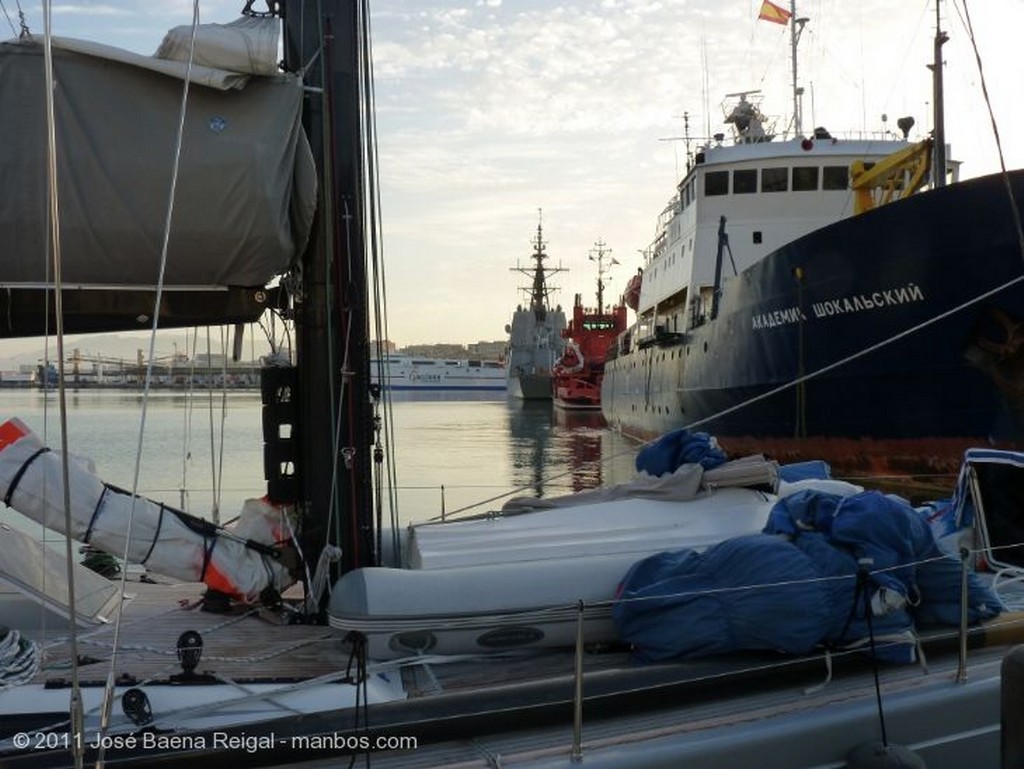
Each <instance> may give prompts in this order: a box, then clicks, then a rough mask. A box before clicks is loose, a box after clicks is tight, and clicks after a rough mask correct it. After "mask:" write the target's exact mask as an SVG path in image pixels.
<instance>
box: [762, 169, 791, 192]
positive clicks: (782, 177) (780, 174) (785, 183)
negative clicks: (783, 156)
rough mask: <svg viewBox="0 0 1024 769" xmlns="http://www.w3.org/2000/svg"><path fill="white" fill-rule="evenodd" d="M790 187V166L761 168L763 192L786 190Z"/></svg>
mask: <svg viewBox="0 0 1024 769" xmlns="http://www.w3.org/2000/svg"><path fill="white" fill-rule="evenodd" d="M788 189H789V169H788V168H762V169H761V192H785V191H786V190H788Z"/></svg>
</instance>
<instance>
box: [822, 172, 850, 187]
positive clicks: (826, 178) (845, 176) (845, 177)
mask: <svg viewBox="0 0 1024 769" xmlns="http://www.w3.org/2000/svg"><path fill="white" fill-rule="evenodd" d="M821 182H822V184H821V188H822V189H823V190H845V189H849V187H850V170H849V169H848V168H847V167H846V166H825V167H824V168H823V169H822V175H821Z"/></svg>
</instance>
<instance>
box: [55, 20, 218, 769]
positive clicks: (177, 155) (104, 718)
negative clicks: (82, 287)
mask: <svg viewBox="0 0 1024 769" xmlns="http://www.w3.org/2000/svg"><path fill="white" fill-rule="evenodd" d="M198 27H199V0H193V2H192V29H191V35H190V38H189V51H188V63H187V64H186V67H185V78H184V81H183V83H182V94H181V108H180V110H179V114H178V127H177V136H176V138H175V146H174V158H173V162H172V166H171V183H170V189H169V190H168V199H167V212H166V218H165V221H164V232H163V241H162V243H161V248H160V269H159V275H158V278H157V282H156V296H155V297H154V301H153V323H152V329H151V332H150V336H149V360H148V362H147V364H146V379H145V384H144V385H143V398H142V415H141V417H140V420H139V437H138V443H137V446H136V453H135V471H134V477H133V479H132V491H131V495H132V503H131V507H130V509H129V511H128V525H127V527H126V529H125V542H124V553H123V555H122V559H123V560H124V561H125V562H127V561H128V549H129V546H130V544H131V535H132V524H133V523H134V520H135V502H136V500H137V498H138V489H139V472H140V470H141V467H142V449H143V438H144V437H145V430H146V414H147V409H148V405H149V389H150V384H151V380H152V376H153V357H154V355H155V347H156V332H157V330H158V328H159V326H160V305H161V300H162V298H163V290H164V275H165V271H166V267H167V252H168V248H169V243H170V237H171V222H172V221H173V219H174V201H175V195H176V192H177V187H178V171H179V167H180V164H181V152H182V144H183V139H184V134H185V115H186V114H187V109H188V96H189V83H190V82H191V78H192V64H193V61H194V59H195V48H196V32H197V30H198ZM57 297H58V299H59V297H60V292H59V291H58V293H57ZM57 317H58V322H59V318H60V314H59V313H58V316H57ZM62 357H63V356H62ZM65 489H67V484H66V483H65ZM70 530H71V526H70V523H69V524H68V531H70ZM127 577H128V570H127V569H123V570H122V571H121V585H120V593H121V600H122V601H123V600H124V596H125V588H126V585H127ZM122 616H123V612H121V611H119V612H118V613H117V619H116V620H115V624H114V638H113V649H112V651H111V654H110V668H109V670H108V671H107V681H106V685H105V687H104V689H103V702H102V706H101V713H100V727H99V734H100V735H101V736H104V737H105V736H106V734H107V730H108V728H109V726H110V715H111V710H112V707H113V698H114V677H115V671H116V670H117V645H118V642H119V640H120V635H121V618H122ZM105 748H106V745H105V741H104V742H103V744H101V745H100V747H99V752H98V755H97V758H96V767H97V769H102V768H103V761H104V753H105Z"/></svg>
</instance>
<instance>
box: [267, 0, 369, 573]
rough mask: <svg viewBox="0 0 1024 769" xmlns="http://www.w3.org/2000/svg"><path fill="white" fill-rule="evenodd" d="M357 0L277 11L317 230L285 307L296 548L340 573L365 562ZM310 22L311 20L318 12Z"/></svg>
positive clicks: (365, 368)
mask: <svg viewBox="0 0 1024 769" xmlns="http://www.w3.org/2000/svg"><path fill="white" fill-rule="evenodd" d="M363 6H364V3H363V2H362V0H322V2H320V3H301V2H288V3H286V7H285V10H284V35H285V50H284V52H285V66H286V67H287V68H288V69H289V70H290V71H299V70H305V85H306V89H307V93H306V102H305V107H304V110H303V127H304V129H305V131H306V135H307V137H308V139H309V143H310V148H311V150H312V153H313V159H314V163H315V165H316V169H317V174H318V181H319V200H318V214H317V222H316V226H315V227H314V229H313V233H312V235H311V237H310V242H309V244H308V246H307V248H306V251H305V252H304V254H303V256H302V286H301V293H300V295H299V296H298V298H297V301H296V302H295V324H296V333H297V359H298V376H297V390H298V398H297V400H298V414H299V417H298V435H297V436H296V440H297V442H298V452H297V456H298V465H299V466H298V468H297V475H298V480H299V489H300V492H299V496H300V509H301V510H302V513H303V517H302V532H301V540H302V542H301V544H302V549H303V553H304V554H305V557H306V561H307V564H309V568H310V569H313V568H314V567H315V566H316V564H317V560H318V558H319V554H320V553H321V552H322V551H323V549H324V547H325V546H326V545H327V544H334V545H338V546H340V547H341V548H342V569H343V570H349V569H353V568H356V567H359V566H364V565H370V564H371V563H372V561H373V557H374V556H373V542H374V535H373V512H372V511H373V506H372V483H371V466H372V461H371V445H372V436H373V430H372V418H373V416H372V410H371V405H370V402H369V399H368V398H367V396H366V393H367V392H368V390H369V378H370V366H369V341H368V340H369V317H368V310H367V299H366V260H365V257H364V254H365V248H364V242H365V236H364V228H363V221H364V218H363V216H364V187H363V183H362V179H363V177H364V174H363V171H364V153H363V134H362V131H361V119H362V116H363V109H362V108H361V104H362V98H361V96H362V89H361V77H360V73H361V71H362V70H361V67H362V66H363V64H364V62H365V56H364V53H365V52H364V45H365V43H366V40H365V37H364V35H363V34H362V32H361V29H362V25H363V23H364V22H365V18H364V15H363V14H364V12H365V11H364V7H363ZM318 10H319V11H320V13H319V14H318V13H317V11H318Z"/></svg>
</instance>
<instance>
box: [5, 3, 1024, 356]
mask: <svg viewBox="0 0 1024 769" xmlns="http://www.w3.org/2000/svg"><path fill="white" fill-rule="evenodd" d="M19 2H20V8H21V9H22V10H23V11H24V13H25V17H26V20H27V22H28V24H29V26H30V28H31V29H32V30H33V31H34V32H40V33H41V32H42V29H43V21H42V11H41V5H40V3H39V2H38V0H0V4H2V8H3V12H4V13H5V15H6V16H7V18H5V19H0V23H2V24H3V25H4V27H5V29H6V31H7V32H10V33H12V34H13V32H12V25H13V27H14V28H16V27H17V23H18V22H17V10H18V7H19ZM778 2H779V3H780V4H783V5H785V6H786V7H788V0H778ZM965 4H966V9H967V11H969V13H970V17H971V21H972V22H973V27H974V32H975V37H976V40H977V44H978V48H979V52H980V57H981V61H982V65H983V68H984V74H985V81H986V85H987V88H988V92H989V96H990V99H991V103H992V109H993V111H994V115H995V120H996V124H997V125H998V126H999V128H1000V131H1001V134H1002V137H1003V141H1004V142H1005V146H1004V152H1005V153H1006V156H1005V157H1006V164H1007V167H1009V168H1014V167H1020V166H1022V165H1024V142H1022V141H1020V140H1019V139H1017V138H1016V137H1015V136H1014V132H1015V130H1016V129H1017V128H1018V127H1019V126H1020V125H1022V124H1024V120H1022V119H1024V93H1022V91H1024V78H1022V74H1024V71H1022V66H1021V64H1020V54H1019V51H1018V50H1017V49H1016V46H1017V45H1019V44H1020V43H1019V30H1020V29H1022V28H1024V0H999V1H998V2H995V1H994V0H956V2H955V3H954V2H952V0H942V4H941V12H942V17H943V27H944V29H945V30H946V32H947V33H948V35H949V38H950V41H949V42H948V43H947V44H946V46H945V47H944V48H943V52H944V56H943V58H944V61H945V63H946V66H945V70H944V72H945V81H946V126H947V127H946V138H947V142H948V143H949V144H950V145H951V147H952V156H953V158H954V159H957V160H960V161H962V162H963V165H962V167H961V176H962V177H963V178H966V177H971V176H977V175H981V174H985V173H992V172H995V171H997V170H998V169H999V158H998V154H997V151H996V144H995V139H994V137H993V128H992V122H991V121H990V118H989V115H988V108H987V107H986V103H985V100H984V99H983V96H982V89H981V87H980V84H981V78H980V76H979V70H978V64H977V62H976V60H975V54H974V51H973V49H972V48H971V44H970V41H969V39H968V34H967V31H966V29H965ZM242 5H244V3H243V1H242V0H217V1H216V2H202V3H200V13H201V19H202V21H204V22H227V21H231V20H232V19H234V18H236V17H237V15H238V11H239V10H240V9H241V7H242ZM760 5H761V0H371V4H370V7H371V20H372V36H373V50H374V66H375V74H376V99H377V121H378V132H379V155H380V176H381V194H382V221H383V243H384V246H383V247H384V258H385V263H386V265H387V286H388V302H389V307H388V323H389V329H390V339H391V340H392V341H394V342H395V343H397V344H398V345H399V346H405V345H409V344H417V343H431V342H454V343H462V344H465V343H471V342H476V341H480V340H488V341H490V340H497V339H503V338H504V337H505V331H504V328H505V324H506V323H508V322H509V321H510V317H511V313H512V311H513V310H514V309H515V306H516V304H517V303H520V302H522V301H523V300H524V297H525V295H524V294H523V292H522V291H521V290H520V287H521V286H525V285H526V284H527V282H528V281H527V279H526V278H525V277H524V276H522V275H520V274H518V273H516V272H515V271H513V270H512V269H511V268H513V267H515V266H516V265H517V263H518V264H521V265H523V266H527V265H529V257H530V254H531V251H532V248H531V240H532V239H533V237H534V235H535V232H536V227H537V224H538V218H539V216H542V217H543V227H544V238H545V240H546V242H547V246H548V247H547V251H548V254H549V257H550V259H549V262H548V264H549V266H561V267H563V268H566V269H567V271H566V272H562V273H560V274H558V275H556V276H554V277H553V278H552V279H551V281H550V282H551V284H552V285H553V286H554V287H556V288H557V291H555V293H554V297H555V300H556V301H557V302H558V303H560V304H562V305H563V307H567V308H568V307H571V305H572V302H573V295H574V294H577V293H582V294H583V296H584V301H585V303H587V304H594V303H595V292H596V281H597V272H596V267H595V265H594V263H593V262H591V261H589V260H588V255H589V254H590V253H591V252H592V249H593V248H594V244H595V242H597V241H598V240H601V241H603V242H604V243H606V244H607V246H606V248H608V249H610V250H611V256H612V257H613V258H614V259H615V260H616V261H617V262H618V264H617V265H614V266H613V267H612V269H611V271H610V272H609V273H608V274H607V276H606V278H605V283H606V286H607V289H606V297H608V296H609V295H610V296H613V297H617V296H618V295H619V294H620V293H621V292H622V290H623V288H624V286H625V282H626V281H627V280H628V278H629V277H630V276H631V275H633V274H634V273H635V272H636V268H637V267H639V266H640V265H641V263H642V256H641V252H642V251H643V249H645V248H646V247H647V246H648V245H649V244H650V242H651V240H652V238H653V236H654V228H655V221H656V218H657V216H658V214H659V213H660V212H661V210H662V209H663V208H664V206H665V204H666V203H667V202H668V200H669V198H670V197H671V196H672V194H673V192H674V186H675V184H676V183H677V182H678V180H679V179H680V178H681V175H682V170H683V169H684V168H685V157H686V145H685V142H684V141H683V140H682V139H681V138H680V137H682V136H683V135H684V119H683V115H684V113H685V114H688V115H689V135H690V136H691V137H692V143H691V149H696V148H697V146H698V145H699V144H700V141H701V139H700V137H706V136H708V135H713V134H715V133H717V132H720V131H725V127H724V126H723V125H722V123H721V119H722V106H721V105H722V102H723V100H724V96H725V95H726V94H728V93H733V92H737V91H749V90H753V89H760V91H761V92H762V97H763V109H764V111H765V112H766V113H767V114H768V115H769V117H770V118H774V119H775V120H776V121H777V122H776V125H777V128H778V129H779V130H780V131H781V130H782V129H784V128H785V127H786V125H787V124H788V121H789V119H790V116H791V112H792V96H791V90H790V78H791V70H790V66H791V64H790V57H789V52H790V46H789V32H788V28H786V27H783V26H780V25H776V24H771V23H769V22H765V21H758V20H757V15H758V10H759V9H760ZM797 10H798V15H799V16H801V17H807V18H808V22H807V24H806V26H805V28H804V32H803V35H802V38H801V42H800V59H799V61H800V84H801V85H802V86H803V87H804V89H805V97H804V107H803V109H804V128H805V132H806V131H808V130H809V129H810V128H812V127H813V126H818V125H820V126H825V127H827V128H828V129H829V131H830V132H831V133H832V134H833V135H834V136H846V135H860V136H863V135H865V134H875V135H878V134H879V133H880V132H882V131H885V130H890V131H892V132H895V131H896V119H897V118H898V117H901V116H904V115H912V116H914V117H915V119H916V126H915V129H914V130H913V132H912V133H911V137H910V138H911V139H921V138H924V136H925V132H927V131H928V130H930V129H931V127H932V119H931V116H930V113H931V100H932V91H931V82H930V73H929V71H928V69H927V67H926V65H927V64H929V63H930V62H931V59H932V45H933V44H932V39H933V35H934V25H935V0H898V1H894V0H803V1H802V2H800V3H799V4H798V8H797ZM191 16H192V3H191V2H188V1H186V0H164V1H163V2H152V3H151V2H141V1H139V0H105V1H104V2H85V1H83V0H78V1H75V0H58V2H56V3H55V4H54V7H53V29H54V34H57V35H63V36H67V37H79V38H85V39H93V40H99V41H101V42H104V43H108V44H112V45H117V46H120V47H123V48H127V49H129V50H133V51H136V52H139V53H152V52H153V51H154V50H155V49H156V47H157V45H158V44H159V42H160V40H161V39H162V37H163V34H164V32H165V31H166V30H167V29H168V28H170V27H173V26H175V25H179V24H189V23H190V22H191ZM7 19H10V20H11V22H10V23H8V20H7ZM883 115H885V116H887V118H888V119H887V120H884V119H883ZM539 211H540V212H542V213H541V214H539ZM3 344H4V345H10V344H12V343H11V342H5V343H3ZM0 354H2V348H0Z"/></svg>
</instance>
